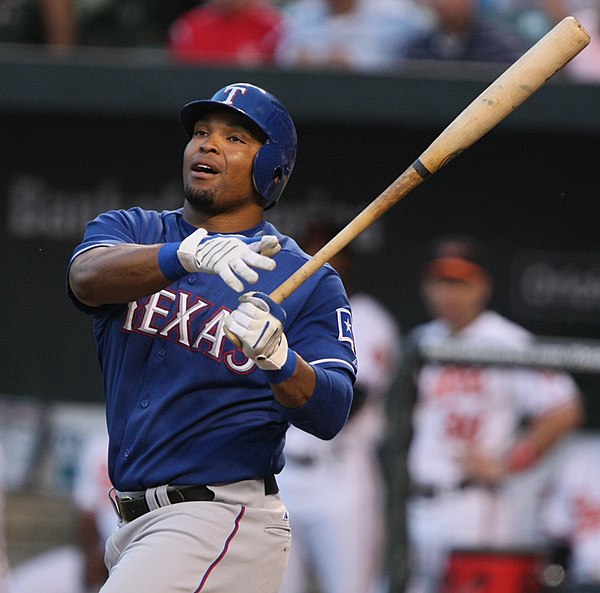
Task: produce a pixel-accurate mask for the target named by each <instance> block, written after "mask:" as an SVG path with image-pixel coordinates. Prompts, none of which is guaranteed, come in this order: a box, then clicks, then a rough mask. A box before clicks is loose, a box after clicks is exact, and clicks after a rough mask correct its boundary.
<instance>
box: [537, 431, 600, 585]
mask: <svg viewBox="0 0 600 593" xmlns="http://www.w3.org/2000/svg"><path fill="white" fill-rule="evenodd" d="M560 453H561V454H560V455H559V456H558V460H557V463H556V464H555V465H554V472H553V474H552V477H553V480H552V483H551V485H550V488H549V490H548V496H547V498H546V499H545V501H544V504H543V506H542V528H543V530H544V532H545V533H546V534H547V536H548V537H549V538H550V541H551V542H553V543H555V544H559V545H564V546H565V547H566V548H567V550H568V560H567V581H568V583H569V587H570V588H569V590H573V591H577V590H578V588H582V590H583V587H592V586H595V588H596V590H597V591H600V471H599V470H600V433H598V432H597V431H596V432H595V433H591V432H590V433H582V434H580V435H577V436H576V437H574V438H572V439H570V440H569V442H568V443H567V444H566V445H565V446H564V447H563V448H562V450H561V452H560Z"/></svg>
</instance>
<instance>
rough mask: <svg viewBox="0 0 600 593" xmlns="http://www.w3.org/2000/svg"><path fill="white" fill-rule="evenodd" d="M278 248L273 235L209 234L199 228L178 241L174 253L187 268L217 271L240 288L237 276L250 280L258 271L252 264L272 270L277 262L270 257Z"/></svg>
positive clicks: (240, 283)
mask: <svg viewBox="0 0 600 593" xmlns="http://www.w3.org/2000/svg"><path fill="white" fill-rule="evenodd" d="M280 250H281V245H280V244H279V240H278V239H277V237H275V236H274V235H263V236H262V237H244V235H219V234H217V235H208V232H207V231H206V230H205V229H198V230H197V231H195V232H193V233H192V234H191V235H190V236H189V237H187V239H184V240H183V241H182V242H181V245H180V246H179V249H178V250H177V257H178V258H179V261H180V262H181V265H182V266H183V267H184V268H185V269H186V270H187V271H188V272H190V273H195V272H205V273H207V274H218V275H219V276H221V278H222V279H223V281H224V282H225V283H226V284H227V285H228V286H230V287H231V288H232V289H233V290H235V291H236V292H242V291H243V290H244V285H243V284H242V282H241V281H240V279H239V278H238V276H239V277H240V278H242V279H243V280H245V281H246V282H249V283H250V284H253V283H254V282H256V281H257V280H258V274H257V272H256V271H255V270H253V269H252V268H257V269H259V270H273V269H274V268H275V265H276V264H275V261H274V260H273V259H271V258H272V257H273V256H274V255H275V254H276V253H279V251H280Z"/></svg>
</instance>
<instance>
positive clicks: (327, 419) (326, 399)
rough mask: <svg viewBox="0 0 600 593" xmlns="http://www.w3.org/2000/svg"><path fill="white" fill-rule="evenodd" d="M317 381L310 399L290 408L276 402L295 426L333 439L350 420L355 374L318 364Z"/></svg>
mask: <svg viewBox="0 0 600 593" xmlns="http://www.w3.org/2000/svg"><path fill="white" fill-rule="evenodd" d="M313 369H314V371H315V373H316V378H317V383H316V385H315V390H314V392H313V395H312V397H311V398H310V400H309V401H308V403H307V404H306V405H304V406H302V407H300V408H286V407H284V406H282V405H281V404H279V403H277V402H275V405H276V406H277V408H278V409H279V411H280V412H281V414H282V415H283V416H284V417H285V418H286V419H287V420H288V421H289V422H290V423H291V424H293V425H294V426H296V427H298V428H300V429H301V430H304V431H305V432H308V433H310V434H312V435H314V436H316V437H318V438H320V439H323V440H330V439H332V438H333V437H334V436H335V435H336V434H337V433H338V432H339V431H340V430H341V429H342V427H343V426H344V424H345V423H346V420H348V414H349V413H350V406H351V404H352V384H353V381H354V379H353V377H352V375H351V374H350V373H347V372H345V371H343V370H341V369H331V368H322V367H320V366H318V365H314V366H313Z"/></svg>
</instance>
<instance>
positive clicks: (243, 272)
mask: <svg viewBox="0 0 600 593" xmlns="http://www.w3.org/2000/svg"><path fill="white" fill-rule="evenodd" d="M229 267H230V268H231V269H232V270H233V271H234V272H235V273H236V274H237V275H238V276H240V278H243V279H244V280H245V281H246V282H249V283H250V284H254V283H255V282H256V281H257V280H258V274H257V273H256V272H255V271H254V270H253V269H252V268H250V267H248V265H247V264H246V262H244V261H243V260H242V259H240V258H236V259H232V260H231V261H230V262H229Z"/></svg>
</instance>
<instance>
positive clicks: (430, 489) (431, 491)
mask: <svg viewBox="0 0 600 593" xmlns="http://www.w3.org/2000/svg"><path fill="white" fill-rule="evenodd" d="M478 487H483V485H482V484H479V483H478V482H475V481H474V480H462V481H460V482H459V483H458V484H453V485H451V486H435V485H433V484H411V486H410V493H411V494H412V495H413V496H417V497H422V498H435V497H436V496H440V495H441V494H448V493H449V492H457V491H460V490H467V489H468V488H478Z"/></svg>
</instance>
